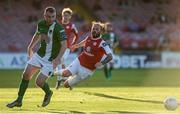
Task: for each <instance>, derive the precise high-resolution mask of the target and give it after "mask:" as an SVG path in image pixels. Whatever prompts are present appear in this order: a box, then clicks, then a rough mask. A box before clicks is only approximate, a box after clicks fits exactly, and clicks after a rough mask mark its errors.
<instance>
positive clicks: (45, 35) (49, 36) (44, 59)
mask: <svg viewBox="0 0 180 114" xmlns="http://www.w3.org/2000/svg"><path fill="white" fill-rule="evenodd" d="M38 42H39V43H40V47H39V49H38V51H37V52H35V53H34V52H33V48H34V46H35V45H36V44H37V43H38ZM65 50H66V34H65V31H64V28H63V27H62V26H61V25H60V24H59V23H58V22H57V21H56V9H55V8H54V7H47V8H46V9H45V11H44V19H42V20H40V21H39V22H38V24H37V30H36V32H35V34H34V36H33V38H32V40H31V42H30V44H29V46H28V50H27V52H28V56H29V58H30V59H29V61H28V62H27V65H26V67H25V70H24V72H23V74H22V80H21V83H20V86H19V91H18V97H17V99H16V100H15V101H13V102H12V103H10V104H8V105H7V107H9V108H13V107H21V106H22V101H23V96H24V94H25V92H26V89H27V88H28V83H29V81H30V80H31V78H32V76H33V74H35V73H37V72H38V71H40V72H39V75H38V76H37V78H36V85H37V86H38V87H40V88H41V89H42V90H43V91H44V92H45V96H44V100H43V103H42V107H45V106H47V105H48V104H49V103H50V99H51V96H52V94H53V92H52V90H50V88H49V85H48V83H47V82H46V80H47V79H48V78H49V77H50V76H51V74H52V72H53V69H54V68H55V67H56V66H57V65H58V64H60V62H61V60H60V58H61V59H62V57H63V54H64V51H65Z"/></svg>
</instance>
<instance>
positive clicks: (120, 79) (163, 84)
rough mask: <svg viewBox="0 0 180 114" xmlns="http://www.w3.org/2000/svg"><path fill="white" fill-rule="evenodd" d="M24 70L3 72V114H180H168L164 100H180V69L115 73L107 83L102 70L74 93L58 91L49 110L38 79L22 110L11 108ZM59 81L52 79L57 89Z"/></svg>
mask: <svg viewBox="0 0 180 114" xmlns="http://www.w3.org/2000/svg"><path fill="white" fill-rule="evenodd" d="M21 72H22V71H21V70H19V71H18V70H11V71H9V70H2V71H0V114H9V113H10V114H41V113H43V114H61V113H63V114H66V113H98V114H102V113H107V114H109V113H110V114H114V113H119V114H179V113H180V108H178V109H177V110H176V111H167V110H166V109H165V108H164V106H163V100H164V99H165V98H166V97H167V96H175V97H176V98H177V99H178V100H179V101H180V88H179V87H180V70H179V69H150V70H147V69H142V70H137V69H135V70H132V69H127V70H123V69H122V70H115V71H113V77H112V78H111V79H110V80H106V79H105V77H104V76H103V72H102V71H97V72H95V74H94V75H93V76H92V77H91V78H90V79H88V80H86V81H84V82H82V83H80V84H79V85H78V86H77V87H76V88H74V89H73V90H72V91H69V90H68V89H65V88H61V89H60V90H55V89H53V91H54V94H53V97H52V102H51V104H50V105H48V106H47V107H46V108H41V107H37V105H41V102H42V100H43V96H44V93H43V92H42V90H40V89H39V88H36V86H35V84H34V79H35V77H34V78H33V79H32V81H31V83H30V88H29V89H28V90H27V93H26V95H25V98H24V102H23V106H22V107H21V108H13V109H8V108H7V107H6V104H7V103H9V102H11V101H13V100H14V99H15V98H16V95H17V91H18V88H17V87H18V85H19V81H20V78H21V76H20V75H21ZM55 81H56V78H55V77H52V78H50V79H49V80H48V82H49V84H50V85H51V87H52V88H53V87H54V86H55Z"/></svg>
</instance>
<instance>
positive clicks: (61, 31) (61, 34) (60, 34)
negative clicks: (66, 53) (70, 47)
mask: <svg viewBox="0 0 180 114" xmlns="http://www.w3.org/2000/svg"><path fill="white" fill-rule="evenodd" d="M56 36H57V37H58V38H59V40H60V41H63V40H67V36H66V32H65V30H64V28H63V27H62V26H61V25H58V26H57V28H56Z"/></svg>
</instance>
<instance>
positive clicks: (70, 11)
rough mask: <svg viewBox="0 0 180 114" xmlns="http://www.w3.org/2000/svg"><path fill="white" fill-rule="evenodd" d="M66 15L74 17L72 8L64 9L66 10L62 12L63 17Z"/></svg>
mask: <svg viewBox="0 0 180 114" xmlns="http://www.w3.org/2000/svg"><path fill="white" fill-rule="evenodd" d="M64 13H69V14H70V15H72V14H73V11H72V10H71V9H70V8H64V9H63V10H62V15H64Z"/></svg>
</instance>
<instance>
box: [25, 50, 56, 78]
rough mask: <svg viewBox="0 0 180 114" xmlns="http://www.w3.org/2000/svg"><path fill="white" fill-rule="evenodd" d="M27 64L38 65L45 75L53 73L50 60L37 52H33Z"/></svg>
mask: <svg viewBox="0 0 180 114" xmlns="http://www.w3.org/2000/svg"><path fill="white" fill-rule="evenodd" d="M27 64H30V65H33V66H35V67H39V68H40V69H41V70H40V72H41V73H42V74H43V75H45V76H51V74H52V73H53V64H52V62H50V61H48V60H45V59H43V58H41V57H40V56H39V55H38V54H37V53H35V54H33V56H32V58H31V59H30V60H29V61H28V62H27Z"/></svg>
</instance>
